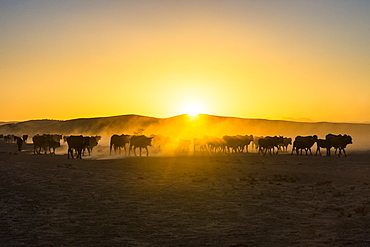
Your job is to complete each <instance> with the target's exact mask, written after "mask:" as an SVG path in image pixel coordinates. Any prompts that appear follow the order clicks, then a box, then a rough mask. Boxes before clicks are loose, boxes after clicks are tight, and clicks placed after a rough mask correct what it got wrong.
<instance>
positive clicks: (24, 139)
mask: <svg viewBox="0 0 370 247" xmlns="http://www.w3.org/2000/svg"><path fill="white" fill-rule="evenodd" d="M22 140H23V142H24V143H27V140H28V135H23V136H22Z"/></svg>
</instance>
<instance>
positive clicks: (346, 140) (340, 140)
mask: <svg viewBox="0 0 370 247" xmlns="http://www.w3.org/2000/svg"><path fill="white" fill-rule="evenodd" d="M325 138H326V141H327V145H328V147H327V155H328V156H330V149H331V148H332V147H334V148H335V149H336V150H337V149H339V153H338V156H340V155H341V152H342V151H343V153H344V156H345V157H347V154H346V150H345V148H346V147H347V145H348V144H352V137H351V136H350V135H333V134H327V135H326V136H325Z"/></svg>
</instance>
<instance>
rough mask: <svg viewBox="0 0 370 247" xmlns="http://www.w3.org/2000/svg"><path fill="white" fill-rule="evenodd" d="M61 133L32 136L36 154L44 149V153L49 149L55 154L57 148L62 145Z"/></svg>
mask: <svg viewBox="0 0 370 247" xmlns="http://www.w3.org/2000/svg"><path fill="white" fill-rule="evenodd" d="M60 139H61V136H60V135H55V134H54V135H50V134H44V135H35V136H34V137H33V138H32V141H33V153H34V154H41V150H42V149H43V150H44V153H45V154H47V150H49V153H50V154H55V149H56V148H58V147H60Z"/></svg>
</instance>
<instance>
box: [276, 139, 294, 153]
mask: <svg viewBox="0 0 370 247" xmlns="http://www.w3.org/2000/svg"><path fill="white" fill-rule="evenodd" d="M289 145H292V138H288V137H283V141H282V142H281V143H279V150H282V151H285V152H287V151H288V146H289Z"/></svg>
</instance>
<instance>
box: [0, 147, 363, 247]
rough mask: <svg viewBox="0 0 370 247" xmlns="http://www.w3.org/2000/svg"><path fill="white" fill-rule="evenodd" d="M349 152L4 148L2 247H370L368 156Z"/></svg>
mask: <svg viewBox="0 0 370 247" xmlns="http://www.w3.org/2000/svg"><path fill="white" fill-rule="evenodd" d="M64 145H65V144H64ZM347 154H348V157H338V156H331V157H326V156H315V155H313V156H310V155H308V156H305V155H303V156H296V155H290V152H287V153H279V154H278V155H265V156H264V155H258V154H257V153H254V152H251V153H248V154H247V153H242V154H212V155H209V154H207V155H203V154H202V155H172V156H165V155H159V156H155V155H149V157H133V156H131V157H127V156H124V155H111V156H110V155H109V151H108V147H107V146H104V145H98V146H97V147H96V149H95V150H94V154H93V155H91V156H85V157H83V159H82V160H79V159H74V160H72V159H68V158H67V152H66V150H65V147H64V149H63V145H62V147H61V148H60V149H57V152H56V155H49V154H48V155H34V154H33V146H32V144H25V145H24V146H23V149H22V151H21V152H18V151H17V149H16V144H11V143H5V142H3V141H0V176H1V179H0V220H1V225H0V229H1V230H0V239H1V246H235V247H236V246H239V247H240V246H370V197H369V195H370V179H369V174H370V152H369V151H366V150H362V151H356V150H352V151H347Z"/></svg>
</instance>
